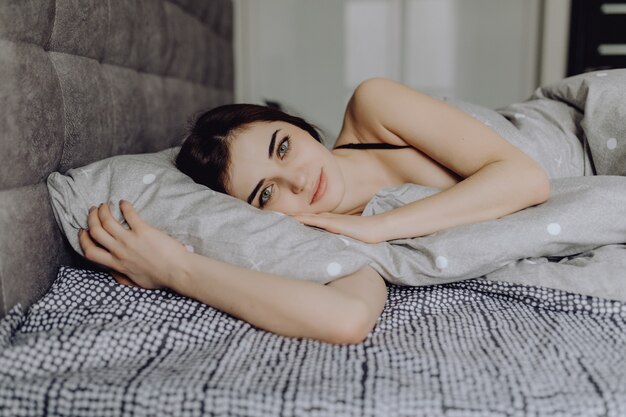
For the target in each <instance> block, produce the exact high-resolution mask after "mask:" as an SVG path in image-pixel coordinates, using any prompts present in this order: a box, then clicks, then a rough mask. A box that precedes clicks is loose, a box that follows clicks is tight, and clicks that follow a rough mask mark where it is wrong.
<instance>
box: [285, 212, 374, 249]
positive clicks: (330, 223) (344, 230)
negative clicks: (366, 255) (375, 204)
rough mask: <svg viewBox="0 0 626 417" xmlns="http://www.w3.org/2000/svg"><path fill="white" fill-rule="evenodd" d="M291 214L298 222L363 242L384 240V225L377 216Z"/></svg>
mask: <svg viewBox="0 0 626 417" xmlns="http://www.w3.org/2000/svg"><path fill="white" fill-rule="evenodd" d="M292 216H293V217H294V218H295V219H296V220H298V221H299V222H300V223H303V224H306V225H309V226H314V227H319V228H322V229H324V230H326V231H328V232H332V233H338V234H342V235H344V236H348V237H351V238H353V239H358V240H360V241H362V242H365V243H379V242H383V241H384V240H385V239H384V238H383V233H382V231H383V227H384V225H383V223H382V221H381V219H380V218H379V216H357V215H351V214H335V213H319V214H313V213H296V214H292Z"/></svg>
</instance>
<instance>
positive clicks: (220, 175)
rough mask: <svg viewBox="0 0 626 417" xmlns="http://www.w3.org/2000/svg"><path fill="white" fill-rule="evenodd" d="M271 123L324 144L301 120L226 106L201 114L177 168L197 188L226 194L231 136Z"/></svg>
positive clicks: (257, 109)
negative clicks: (283, 124) (284, 125)
mask: <svg viewBox="0 0 626 417" xmlns="http://www.w3.org/2000/svg"><path fill="white" fill-rule="evenodd" d="M273 121H282V122H287V123H290V124H292V125H295V126H297V127H299V128H301V129H303V130H305V131H307V132H308V133H309V134H310V135H311V136H312V137H313V138H314V139H315V140H316V141H318V142H320V143H323V142H322V138H321V136H320V134H319V132H318V131H317V129H316V128H315V127H314V126H313V125H311V124H310V123H308V122H306V121H305V120H304V119H302V118H300V117H296V116H291V115H289V114H287V113H285V112H283V111H282V110H279V109H277V108H273V107H267V106H260V105H256V104H227V105H224V106H220V107H216V108H214V109H212V110H209V111H207V112H205V113H203V114H201V115H200V116H199V117H198V119H197V120H196V121H195V123H193V125H192V126H191V128H190V129H189V133H188V135H187V137H186V138H185V141H184V142H183V144H182V146H181V148H180V152H179V153H178V156H177V157H176V162H175V163H176V167H177V168H178V169H179V170H180V171H182V172H183V173H184V174H187V175H188V176H189V177H191V178H192V179H193V180H194V181H195V182H197V183H198V184H202V185H206V186H207V187H209V188H211V189H212V190H215V191H219V192H221V193H228V191H227V190H228V189H229V184H228V181H229V178H228V170H229V168H230V141H231V139H232V138H233V135H234V134H235V133H237V132H238V131H241V130H243V129H245V128H246V127H247V126H248V125H250V124H251V123H255V122H273Z"/></svg>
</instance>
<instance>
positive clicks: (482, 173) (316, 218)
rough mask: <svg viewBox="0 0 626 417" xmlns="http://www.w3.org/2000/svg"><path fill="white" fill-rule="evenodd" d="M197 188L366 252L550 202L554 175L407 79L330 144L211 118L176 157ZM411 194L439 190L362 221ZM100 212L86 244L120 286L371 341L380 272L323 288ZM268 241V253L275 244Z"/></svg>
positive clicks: (266, 111) (253, 123) (221, 110)
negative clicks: (349, 241)
mask: <svg viewBox="0 0 626 417" xmlns="http://www.w3.org/2000/svg"><path fill="white" fill-rule="evenodd" d="M176 165H177V167H178V168H179V169H180V170H181V171H183V172H184V173H185V174H187V175H189V176H190V177H191V178H193V180H194V181H196V182H198V183H201V184H204V185H206V186H208V187H210V188H211V189H213V190H216V191H220V192H223V193H227V194H229V195H231V196H234V197H236V198H238V199H241V200H244V201H246V202H248V203H249V204H251V205H253V206H255V207H258V208H259V209H262V210H272V211H278V212H282V213H285V214H288V215H291V216H294V217H295V218H296V219H297V220H298V221H299V222H301V223H303V224H306V225H310V226H315V227H319V228H323V229H325V230H327V231H329V232H333V233H340V234H343V235H346V236H350V237H352V238H355V239H359V240H361V241H364V242H368V243H376V242H382V241H387V240H392V239H398V238H410V237H417V236H424V235H428V234H431V233H433V232H436V231H438V230H442V229H446V228H450V227H453V226H458V225H463V224H469V223H476V222H481V221H485V220H491V219H496V218H499V217H502V216H505V215H507V214H510V213H513V212H516V211H519V210H522V209H524V208H526V207H529V206H533V205H536V204H540V203H543V202H545V201H546V200H547V199H548V197H549V195H550V185H549V179H548V175H547V174H546V172H545V171H544V169H543V168H542V167H541V166H540V165H539V164H538V163H537V162H535V161H534V160H533V159H531V158H530V157H529V156H527V155H526V154H525V153H524V152H522V151H521V150H520V149H518V148H517V147H515V146H513V145H511V144H510V143H509V142H507V141H506V140H505V139H503V138H502V137H501V136H500V135H498V133H496V132H495V131H494V130H492V129H490V128H489V127H488V126H486V125H485V124H483V123H481V122H480V121H478V120H476V119H474V118H473V117H471V116H470V115H468V114H466V113H464V112H462V111H460V110H458V109H456V108H454V107H452V106H449V105H448V104H446V103H444V102H442V101H439V100H437V99H435V98H431V97H429V96H427V95H425V94H422V93H420V92H418V91H415V90H413V89H411V88H409V87H407V86H405V85H402V84H400V83H398V82H394V81H390V80H386V79H380V78H376V79H370V80H367V81H365V82H363V83H362V84H360V85H359V86H358V87H357V89H356V90H355V91H354V94H353V95H352V98H351V99H350V101H349V103H348V105H347V107H346V110H345V115H344V119H343V126H342V129H341V132H340V133H339V136H338V137H337V139H336V143H335V146H334V148H333V149H332V150H328V149H327V148H326V147H325V146H324V145H323V144H322V141H321V138H320V134H319V133H318V131H317V130H316V129H315V128H314V127H313V126H311V125H310V124H308V123H307V122H306V121H304V120H303V119H301V118H298V117H293V116H290V115H287V114H285V113H283V112H281V111H279V110H276V109H272V108H268V107H263V106H256V105H248V104H233V105H226V106H221V107H218V108H215V109H213V110H210V111H208V112H206V113H204V114H202V115H201V116H200V117H199V118H198V119H197V121H196V122H195V124H194V125H193V126H192V128H191V129H190V132H189V135H188V137H187V138H186V140H185V142H184V143H183V145H182V147H181V150H180V153H179V155H178V157H177V160H176ZM404 183H415V184H421V185H426V186H432V187H436V188H439V189H441V190H442V191H441V192H439V193H437V194H434V195H432V196H430V197H428V198H424V199H421V200H418V201H415V202H412V203H410V204H407V205H405V206H402V207H400V208H397V209H395V210H392V211H388V212H386V213H383V214H379V215H375V216H360V214H361V213H362V211H363V209H364V207H365V206H366V204H367V203H368V201H370V200H371V199H372V197H373V196H374V194H376V192H377V191H379V190H380V189H382V188H385V187H391V186H396V185H401V184H404ZM120 208H121V211H122V213H123V215H124V218H125V220H126V221H127V223H128V225H129V229H126V228H124V227H123V226H122V225H121V224H120V223H118V222H117V221H116V220H115V219H114V218H113V216H112V215H111V211H110V209H109V207H108V205H106V204H103V205H100V206H99V207H98V208H95V207H92V208H91V209H90V211H89V215H88V230H81V232H80V236H79V239H80V245H81V247H82V249H83V251H84V253H85V256H86V257H87V259H89V260H91V261H94V262H97V263H99V264H102V265H104V266H105V267H108V268H111V269H112V270H114V271H117V272H116V273H114V276H115V278H116V280H117V281H118V282H120V283H123V284H127V285H134V286H139V287H142V288H146V289H162V288H167V289H170V290H172V291H175V292H177V293H179V294H181V295H184V296H187V297H191V298H194V299H196V300H198V301H200V302H202V303H206V304H208V305H211V306H213V307H215V308H217V309H220V310H222V311H224V312H227V313H229V314H231V315H233V316H235V317H237V318H240V319H242V320H245V321H247V322H249V323H251V324H252V325H254V326H256V327H259V328H262V329H265V330H268V331H271V332H274V333H277V334H281V335H285V336H290V337H304V338H313V339H318V340H322V341H325V342H330V343H359V342H361V341H362V340H364V339H365V338H366V336H367V335H368V333H369V332H370V331H371V330H372V328H373V327H374V325H375V324H376V321H377V319H378V317H379V316H380V314H381V312H382V310H383V307H384V305H385V302H386V297H387V289H386V285H385V281H384V280H383V278H382V277H381V276H380V275H379V274H378V273H377V272H376V271H375V270H374V269H372V267H371V266H365V267H363V268H362V269H360V270H358V271H357V272H355V273H353V274H350V275H346V276H343V277H341V278H339V279H336V280H334V281H332V282H330V283H328V284H326V285H322V284H319V283H315V282H311V281H301V280H296V279H290V278H289V277H283V276H278V275H274V274H270V273H265V272H261V271H256V270H251V269H246V268H241V267H237V266H234V265H230V264H227V263H224V262H221V261H217V260H214V259H209V258H207V257H204V256H202V255H198V254H195V253H190V252H188V251H187V250H186V249H185V247H184V246H183V245H182V244H181V243H179V242H178V241H177V240H175V239H174V238H172V237H170V236H168V235H167V234H166V233H164V232H162V231H160V230H157V229H156V228H154V227H152V226H150V225H149V224H147V223H146V222H144V221H143V220H142V219H141V218H140V217H139V215H138V214H137V212H136V211H135V210H134V208H133V207H132V205H131V204H130V203H128V202H126V201H122V202H121V203H120ZM268 243H269V244H271V243H270V242H268Z"/></svg>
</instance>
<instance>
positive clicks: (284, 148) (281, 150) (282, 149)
mask: <svg viewBox="0 0 626 417" xmlns="http://www.w3.org/2000/svg"><path fill="white" fill-rule="evenodd" d="M288 152H289V136H287V137H285V139H283V141H282V142H281V143H280V146H279V147H278V156H280V158H281V159H283V158H284V157H285V155H287V153H288Z"/></svg>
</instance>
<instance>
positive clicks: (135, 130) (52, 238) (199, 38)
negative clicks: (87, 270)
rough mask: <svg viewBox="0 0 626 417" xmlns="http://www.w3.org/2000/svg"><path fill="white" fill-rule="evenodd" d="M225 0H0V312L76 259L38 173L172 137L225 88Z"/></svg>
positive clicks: (37, 292)
mask: <svg viewBox="0 0 626 417" xmlns="http://www.w3.org/2000/svg"><path fill="white" fill-rule="evenodd" d="M232 27H233V5H232V3H231V1H230V0H170V1H163V0H56V1H55V0H33V1H25V0H0V110H1V114H0V135H1V136H0V144H1V148H0V149H1V150H0V317H2V316H3V315H4V314H6V312H7V311H8V310H9V309H10V308H11V307H12V306H14V305H15V304H17V303H21V304H22V306H23V307H28V306H29V305H31V304H32V302H33V301H35V300H36V299H37V298H39V297H40V296H41V295H43V293H44V292H45V291H46V290H47V289H48V288H49V286H50V284H51V283H52V281H53V280H54V278H55V276H56V272H57V269H58V266H59V265H61V264H70V265H72V264H76V263H77V262H79V259H78V257H77V256H76V255H74V254H73V253H72V251H71V249H70V248H69V245H68V244H67V242H65V240H64V237H63V236H62V235H61V232H60V230H59V228H58V227H57V225H56V222H55V220H54V216H53V214H52V210H51V207H50V204H49V202H48V193H47V188H46V185H45V180H46V178H47V176H48V174H50V173H51V172H53V171H60V172H65V171H67V170H68V169H69V168H72V167H76V166H81V165H84V164H87V163H89V162H93V161H96V160H99V159H103V158H106V157H109V156H112V155H117V154H124V153H140V152H153V151H157V150H161V149H165V148H167V147H170V146H173V145H176V144H178V143H179V142H180V140H181V138H182V133H183V132H184V127H185V126H186V125H187V122H188V121H189V119H190V116H191V115H193V114H195V113H197V112H198V111H200V110H203V109H207V108H210V107H213V106H216V105H219V104H224V103H228V102H231V101H232V99H233V78H234V75H233V51H232Z"/></svg>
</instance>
